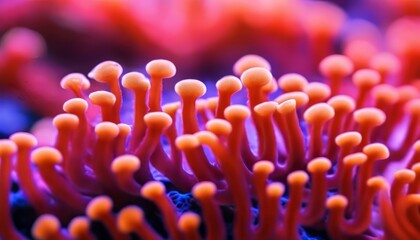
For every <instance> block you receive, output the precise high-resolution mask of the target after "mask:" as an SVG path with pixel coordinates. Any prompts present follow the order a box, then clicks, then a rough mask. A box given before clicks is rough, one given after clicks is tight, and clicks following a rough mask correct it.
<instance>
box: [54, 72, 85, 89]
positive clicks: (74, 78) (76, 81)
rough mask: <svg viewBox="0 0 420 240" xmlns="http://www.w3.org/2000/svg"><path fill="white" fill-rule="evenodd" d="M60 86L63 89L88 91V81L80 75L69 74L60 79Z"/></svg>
mask: <svg viewBox="0 0 420 240" xmlns="http://www.w3.org/2000/svg"><path fill="white" fill-rule="evenodd" d="M60 86H61V87H62V88H63V89H84V90H86V89H88V88H89V87H90V82H89V80H88V79H87V78H86V77H85V75H83V74H81V73H70V74H68V75H66V76H64V77H63V78H62V79H61V82H60Z"/></svg>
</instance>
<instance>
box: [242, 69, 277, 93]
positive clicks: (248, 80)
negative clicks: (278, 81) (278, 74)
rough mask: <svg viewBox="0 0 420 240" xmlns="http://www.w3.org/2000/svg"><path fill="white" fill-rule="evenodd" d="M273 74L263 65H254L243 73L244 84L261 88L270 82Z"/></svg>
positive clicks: (249, 87)
mask: <svg viewBox="0 0 420 240" xmlns="http://www.w3.org/2000/svg"><path fill="white" fill-rule="evenodd" d="M272 78H273V76H272V75H271V72H270V71H269V70H267V69H265V68H262V67H253V68H250V69H248V70H246V71H245V72H243V73H242V75H241V81H242V84H243V85H244V86H245V87H246V88H248V89H253V90H254V89H259V88H261V87H263V86H264V85H266V84H268V83H269V82H270V81H271V79H272Z"/></svg>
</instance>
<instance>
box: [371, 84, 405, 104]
mask: <svg viewBox="0 0 420 240" xmlns="http://www.w3.org/2000/svg"><path fill="white" fill-rule="evenodd" d="M372 96H373V98H374V99H376V100H377V101H378V100H381V101H384V102H386V103H389V104H393V103H396V102H397V101H398V98H399V95H398V92H397V91H396V88H395V87H394V86H392V85H389V84H380V85H377V86H375V87H374V88H372Z"/></svg>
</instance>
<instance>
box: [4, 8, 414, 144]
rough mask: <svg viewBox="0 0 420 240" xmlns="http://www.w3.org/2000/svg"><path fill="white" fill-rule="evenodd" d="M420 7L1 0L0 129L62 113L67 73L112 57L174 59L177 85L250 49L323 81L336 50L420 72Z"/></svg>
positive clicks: (225, 70) (128, 65)
mask: <svg viewBox="0 0 420 240" xmlns="http://www.w3.org/2000/svg"><path fill="white" fill-rule="evenodd" d="M419 14H420V1H418V0H382V1H379V0H336V1H310V0H306V1H304V0H178V1H176V0H141V1H136V0H90V1H86V0H0V138H3V137H7V136H8V135H10V134H11V133H13V132H16V131H28V130H29V129H30V127H31V126H32V124H33V123H34V122H35V121H37V120H38V119H40V118H42V117H45V116H53V115H55V114H57V113H60V112H62V110H61V106H62V103H63V102H64V101H65V100H67V99H68V98H69V97H71V96H70V95H69V94H68V93H67V92H66V91H64V90H62V89H61V88H60V85H59V82H60V80H61V78H62V77H63V76H65V75H66V74H68V73H71V72H80V73H83V74H87V73H88V72H89V71H90V70H91V69H92V68H93V67H94V66H95V65H96V64H97V63H99V62H101V61H104V60H113V61H117V62H119V63H120V64H121V65H122V66H123V67H124V71H125V72H128V71H133V70H135V71H140V72H143V73H144V72H145V71H144V66H145V64H146V63H147V62H148V61H150V60H152V59H156V58H164V59H168V60H171V61H173V62H174V63H175V65H176V66H177V75H176V76H175V77H174V80H175V81H171V82H170V83H165V87H166V88H171V89H172V88H173V85H174V84H175V82H176V81H177V80H181V79H184V78H196V79H200V80H203V81H217V80H218V79H219V78H221V77H222V76H224V75H227V74H232V66H233V64H234V63H235V61H236V60H237V59H239V58H240V57H241V56H243V55H246V54H258V55H261V56H263V57H264V58H266V59H267V60H268V61H269V62H270V63H271V65H272V71H273V75H274V76H275V77H276V78H278V77H280V76H281V75H282V74H284V73H289V72H299V73H300V74H302V75H304V76H305V77H307V78H308V79H309V80H310V81H322V76H320V75H319V73H318V63H319V62H320V60H322V59H323V58H324V57H325V56H327V55H329V54H332V53H340V54H344V55H346V56H348V57H349V58H350V59H352V60H353V62H354V64H355V66H356V69H360V68H365V67H373V68H378V70H381V69H380V68H381V67H382V68H384V64H385V65H386V63H387V62H386V61H385V63H382V65H381V62H379V63H378V61H377V60H375V59H378V56H387V57H388V60H389V59H390V60H389V61H391V60H395V61H398V64H400V65H401V68H398V69H391V70H392V71H391V70H389V69H387V70H389V74H391V75H392V76H393V77H394V78H398V79H399V80H398V82H407V81H414V80H415V79H417V78H418V77H419V76H420V74H419V72H420V67H419V64H420V61H416V60H420V57H419V56H420V18H418V15H419ZM384 54H385V55H384ZM381 59H383V57H382V58H381ZM385 68H386V66H385ZM392 76H391V79H392ZM401 79H402V80H401ZM417 86H419V84H417ZM93 87H94V86H93Z"/></svg>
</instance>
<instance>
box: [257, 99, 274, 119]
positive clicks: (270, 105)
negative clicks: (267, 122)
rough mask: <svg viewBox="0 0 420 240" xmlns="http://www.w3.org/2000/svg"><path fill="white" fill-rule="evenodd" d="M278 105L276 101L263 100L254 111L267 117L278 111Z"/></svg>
mask: <svg viewBox="0 0 420 240" xmlns="http://www.w3.org/2000/svg"><path fill="white" fill-rule="evenodd" d="M278 105H279V104H278V103H277V102H274V101H267V102H262V103H260V104H258V105H257V106H255V107H254V111H255V112H256V113H257V114H258V115H260V116H262V117H267V116H270V115H271V114H273V113H274V112H275V111H276V109H277V106H278Z"/></svg>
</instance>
